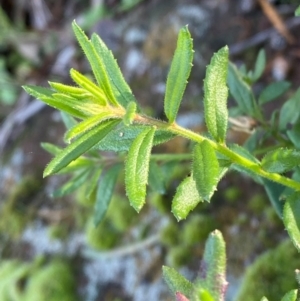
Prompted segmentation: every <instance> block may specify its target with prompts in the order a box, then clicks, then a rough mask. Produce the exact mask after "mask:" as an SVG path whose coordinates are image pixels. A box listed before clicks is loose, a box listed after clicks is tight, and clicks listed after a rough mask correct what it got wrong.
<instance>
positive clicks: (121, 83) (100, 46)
mask: <svg viewBox="0 0 300 301" xmlns="http://www.w3.org/2000/svg"><path fill="white" fill-rule="evenodd" d="M92 44H93V46H94V48H95V50H96V52H97V53H98V54H99V56H100V57H101V59H102V62H103V64H104V66H105V70H106V72H107V75H108V79H109V81H110V83H111V87H112V93H113V94H114V97H115V98H116V99H117V100H118V102H119V103H120V104H121V105H122V106H123V107H124V108H126V107H127V105H128V104H129V103H130V102H136V100H135V97H134V96H133V94H132V92H131V89H130V87H129V86H128V84H127V83H126V81H125V79H124V77H123V75H122V72H121V70H120V68H119V66H118V64H117V61H116V60H115V58H114V56H113V54H112V52H111V51H110V50H109V49H108V48H107V47H106V45H105V44H104V42H103V41H102V40H101V38H100V37H99V36H98V35H96V34H93V35H92Z"/></svg>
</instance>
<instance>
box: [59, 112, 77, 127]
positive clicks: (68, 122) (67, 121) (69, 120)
mask: <svg viewBox="0 0 300 301" xmlns="http://www.w3.org/2000/svg"><path fill="white" fill-rule="evenodd" d="M60 116H61V118H62V121H63V123H64V125H65V127H66V129H70V128H71V127H73V126H75V125H76V124H77V121H76V119H75V118H74V117H72V116H71V115H69V114H68V113H66V112H63V111H60Z"/></svg>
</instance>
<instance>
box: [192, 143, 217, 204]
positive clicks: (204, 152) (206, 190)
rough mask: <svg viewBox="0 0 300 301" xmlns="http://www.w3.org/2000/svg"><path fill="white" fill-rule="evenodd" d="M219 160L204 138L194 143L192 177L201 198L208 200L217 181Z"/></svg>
mask: <svg viewBox="0 0 300 301" xmlns="http://www.w3.org/2000/svg"><path fill="white" fill-rule="evenodd" d="M219 174H220V168H219V162H218V159H217V155H216V153H215V150H214V149H213V148H212V146H211V145H210V143H209V142H208V141H206V140H204V141H203V142H201V143H199V144H197V145H195V147H194V152H193V178H194V180H195V182H196V186H197V189H198V192H199V195H200V197H201V198H203V199H204V200H206V201H209V200H210V198H211V196H212V195H213V193H214V191H215V190H216V186H217V184H218V181H219Z"/></svg>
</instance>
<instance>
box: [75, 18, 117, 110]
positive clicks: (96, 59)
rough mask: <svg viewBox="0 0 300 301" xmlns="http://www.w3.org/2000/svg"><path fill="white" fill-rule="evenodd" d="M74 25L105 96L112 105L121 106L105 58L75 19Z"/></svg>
mask: <svg viewBox="0 0 300 301" xmlns="http://www.w3.org/2000/svg"><path fill="white" fill-rule="evenodd" d="M72 27H73V31H74V33H75V36H76V38H77V40H78V42H79V44H80V46H81V48H82V50H83V52H84V53H85V55H86V57H87V59H88V60H89V62H90V65H91V67H92V70H93V73H94V75H95V78H96V80H97V83H98V85H99V87H100V88H101V89H102V90H103V91H104V93H105V96H106V97H107V99H108V100H109V102H110V103H111V104H112V105H114V106H119V104H118V102H117V99H116V98H115V95H114V93H113V91H112V87H111V83H110V81H109V78H108V74H107V71H106V69H105V65H104V62H103V58H102V57H100V55H99V54H98V53H97V52H96V49H95V47H94V46H93V44H92V43H91V41H90V40H89V39H88V38H87V36H86V35H85V34H84V32H83V31H82V29H81V28H80V27H79V26H78V25H77V24H76V22H75V21H73V23H72Z"/></svg>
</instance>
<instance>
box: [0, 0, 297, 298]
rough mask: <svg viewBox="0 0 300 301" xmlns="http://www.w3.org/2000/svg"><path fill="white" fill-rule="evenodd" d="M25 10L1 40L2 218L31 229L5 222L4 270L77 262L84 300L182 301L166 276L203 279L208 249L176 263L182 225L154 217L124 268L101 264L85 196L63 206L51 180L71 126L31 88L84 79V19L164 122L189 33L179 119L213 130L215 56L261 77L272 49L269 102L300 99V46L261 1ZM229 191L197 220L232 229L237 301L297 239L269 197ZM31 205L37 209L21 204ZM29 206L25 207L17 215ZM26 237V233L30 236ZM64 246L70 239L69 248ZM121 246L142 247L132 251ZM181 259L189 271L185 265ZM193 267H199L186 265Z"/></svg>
mask: <svg viewBox="0 0 300 301" xmlns="http://www.w3.org/2000/svg"><path fill="white" fill-rule="evenodd" d="M17 2H18V1H2V2H0V3H1V8H2V10H3V12H4V13H5V14H6V16H7V20H6V19H5V18H4V14H3V15H2V18H1V15H0V26H2V28H3V30H1V34H0V68H2V69H0V74H1V79H0V92H1V93H0V95H1V99H0V107H1V111H0V122H1V126H0V152H1V162H0V164H1V169H0V197H1V199H0V201H1V203H2V204H1V206H2V208H1V210H2V212H6V211H5V210H4V209H3V208H6V207H5V206H6V205H5V204H7V203H9V202H10V203H12V204H13V206H12V207H13V208H14V209H13V210H15V207H14V206H16V207H17V212H18V214H19V215H18V216H17V219H18V221H19V219H20V216H28V219H25V220H22V222H20V223H19V222H18V221H16V220H13V219H12V218H10V217H11V216H12V215H11V212H10V211H7V212H6V213H5V214H6V215H5V216H6V218H7V223H2V226H1V228H0V232H1V235H0V239H1V241H2V242H4V244H3V245H4V247H3V248H2V258H13V257H16V258H21V259H27V260H28V259H32V258H33V257H35V256H37V255H40V254H50V255H51V256H56V255H57V254H64V255H67V256H69V257H70V258H71V260H72V262H74V266H75V270H76V279H77V281H78V286H79V294H80V295H81V296H84V297H83V300H91V301H96V300H107V301H109V300H123V301H127V300H128V301H129V300H136V301H140V300H145V299H147V300H172V296H170V294H169V292H168V290H167V288H166V286H165V284H164V283H163V282H162V280H161V272H160V267H161V265H162V264H165V263H166V262H167V263H168V264H169V263H171V264H172V263H174V264H175V263H178V261H179V263H184V265H183V266H184V267H183V268H182V270H183V272H184V273H186V274H187V275H188V276H189V277H193V276H194V275H195V273H196V272H197V268H198V262H199V258H200V257H201V255H202V251H203V239H202V240H201V241H199V242H197V243H194V244H193V247H192V248H190V249H189V250H184V251H182V250H181V251H180V252H181V253H183V255H182V254H181V255H180V256H179V255H178V256H177V255H176V254H175V255H174V254H173V257H171V256H170V255H168V252H169V253H170V249H172V247H169V246H168V245H167V244H166V243H164V242H163V241H162V240H161V238H160V237H161V236H160V234H159V229H160V226H161V228H163V227H165V226H166V225H167V224H169V223H170V220H172V219H174V218H173V217H172V216H168V217H166V215H163V214H159V213H157V211H156V209H155V210H153V208H152V209H151V208H150V207H149V208H147V209H146V210H147V211H145V212H142V213H141V216H140V217H139V218H138V217H136V221H135V222H134V224H131V225H130V226H127V228H126V230H125V231H124V232H122V233H123V234H124V233H125V234H124V236H123V237H122V238H118V240H119V241H118V242H117V243H116V244H115V247H116V248H118V250H121V251H120V253H117V254H115V255H116V256H115V257H114V256H113V255H108V254H107V253H105V254H102V253H101V254H100V253H99V254H98V253H96V252H95V251H93V250H92V249H90V247H88V246H86V240H85V238H84V234H83V232H84V231H85V226H84V225H83V224H84V223H83V222H82V221H78V219H77V217H78V211H82V212H84V214H85V215H84V214H83V215H84V217H82V219H87V215H88V214H90V210H91V209H90V208H88V209H86V207H85V206H83V207H80V206H82V204H81V203H80V201H78V198H80V194H76V195H75V196H73V197H68V198H66V199H59V200H55V199H52V198H51V197H50V194H51V193H52V192H53V190H54V188H55V187H57V185H58V184H59V183H60V181H61V178H59V179H58V178H57V177H51V178H49V179H46V180H44V181H43V182H42V181H41V180H40V179H41V177H42V170H43V168H44V166H45V165H46V164H47V162H49V160H50V156H49V155H48V154H47V153H46V152H44V151H43V150H42V149H41V148H40V146H39V145H40V143H41V142H44V141H47V142H52V143H56V144H59V145H63V133H64V127H63V125H62V122H61V117H60V115H59V114H58V113H57V112H55V111H54V110H52V109H50V108H45V107H44V106H43V105H41V103H40V102H38V101H36V100H32V99H30V98H29V96H27V95H26V94H25V93H24V92H22V90H21V89H20V86H21V85H22V84H28V83H30V84H36V85H44V86H46V85H47V81H48V80H51V81H61V82H64V83H70V79H69V76H68V71H69V69H70V68H71V67H72V68H75V69H78V70H80V71H81V72H83V73H85V72H87V73H88V72H89V71H90V70H89V66H88V65H87V62H86V61H85V60H84V59H83V55H82V52H81V51H80V50H79V48H78V46H77V44H76V42H75V41H74V38H73V35H72V32H71V26H70V24H71V21H72V20H73V19H76V20H77V21H78V22H79V23H80V24H81V25H82V26H84V27H85V30H86V31H87V32H88V33H92V32H97V33H98V34H99V35H100V36H101V37H102V38H103V40H104V41H105V42H106V43H107V45H108V47H109V48H111V49H112V50H113V52H114V54H115V56H116V57H117V58H118V62H119V64H120V66H121V69H122V71H123V72H124V75H125V77H126V79H127V80H128V81H129V83H130V86H131V87H132V90H133V92H134V94H135V96H136V98H137V99H138V100H139V102H140V103H141V104H142V106H143V107H146V108H148V110H151V111H152V112H153V115H154V116H157V117H160V118H164V116H163V95H164V88H165V79H166V76H167V72H168V68H169V64H170V61H171V59H172V55H173V52H174V49H175V45H176V39H177V33H178V31H179V29H180V28H181V27H182V26H184V25H186V24H189V29H190V31H191V34H192V36H193V38H194V48H195V51H196V52H195V59H194V68H193V71H192V75H191V79H190V81H189V85H188V88H187V91H186V94H185V97H184V101H183V104H182V107H181V112H180V116H179V119H180V120H181V122H182V123H183V124H184V125H185V126H187V127H193V128H194V129H197V130H203V123H202V121H203V118H202V113H201V111H202V83H203V78H204V74H205V67H206V65H207V64H208V62H209V60H210V57H211V55H212V53H213V52H215V51H216V50H218V49H219V48H220V47H222V46H223V45H225V44H227V45H229V48H230V53H231V60H232V61H234V62H236V63H238V64H240V63H246V64H247V66H249V67H250V66H252V65H253V63H254V61H255V58H256V55H257V53H258V51H259V49H260V48H265V49H266V52H267V58H268V63H267V68H266V71H265V73H264V75H263V78H262V80H261V81H260V84H258V85H257V86H255V89H256V90H257V91H259V90H261V89H262V87H263V86H264V85H265V84H266V83H269V82H271V81H274V80H279V79H287V80H289V81H291V82H292V87H293V89H296V88H297V87H298V86H299V83H300V64H299V60H300V50H299V49H300V48H299V42H295V43H289V42H287V41H286V39H285V38H284V37H282V35H280V34H279V33H278V32H277V31H276V30H275V29H274V27H273V26H272V24H271V23H270V21H269V20H268V19H267V17H266V14H265V13H264V12H263V11H262V10H261V8H260V6H259V5H258V4H257V3H256V2H255V1H251V0H248V1H246V0H244V1H239V3H237V2H236V1H229V0H228V1H226V0H223V1H221V0H220V1H218V0H207V1H205V0H203V1H179V0H177V1H175V0H171V1H158V0H145V1H140V3H138V4H137V5H133V6H132V7H129V8H128V10H126V9H124V7H123V9H122V3H123V4H124V3H125V2H126V1H99V2H100V3H102V2H103V7H102V8H101V9H98V8H97V7H98V6H97V4H99V3H98V1H91V3H89V4H90V5H89V6H88V5H87V4H86V2H85V1H79V0H78V1H47V3H46V1H45V2H44V1H42V0H37V1H32V4H27V3H24V4H21V2H22V1H20V3H17ZM291 2H292V1H291ZM128 3H130V1H128ZM93 5H94V7H93ZM274 5H275V6H274V7H275V8H276V11H277V12H278V13H279V14H280V15H281V16H282V18H283V19H284V20H285V23H286V24H288V25H289V26H290V27H291V29H290V33H291V34H292V35H293V36H294V37H295V41H299V37H300V36H299V35H300V31H299V26H300V22H298V21H295V19H294V18H293V12H294V8H295V5H293V3H288V2H287V1H276V2H275V3H274ZM103 8H105V11H104V9H103ZM1 22H2V23H1ZM0 29H1V28H0ZM1 62H3V63H2V65H1ZM1 66H2V67H1ZM2 74H3V75H2ZM230 102H231V101H230ZM267 109H268V110H272V109H273V108H272V107H267ZM191 112H193V114H191ZM230 137H231V138H230V139H231V140H232V141H235V142H238V143H242V142H243V141H244V139H245V136H244V135H241V134H240V133H237V132H233V131H232V132H231V135H230ZM165 150H167V151H173V152H179V153H180V152H185V151H187V145H186V143H185V142H183V141H182V140H178V141H177V143H176V144H168V145H167V146H166V147H165V149H162V151H165ZM174 169H175V167H174ZM184 172H185V167H181V169H180V171H179V172H178V174H179V178H180V177H182V175H183V174H184ZM28 178H30V179H33V182H36V183H39V185H37V187H35V188H34V189H33V190H32V191H31V192H30V193H24V192H23V191H22V190H20V192H19V193H16V191H19V188H20V186H22V183H24V181H25V179H27V180H28ZM41 182H42V183H41ZM25 183H27V182H25ZM176 183H178V180H177V182H176V180H174V179H173V182H172V185H171V188H169V190H168V194H167V196H165V197H164V198H163V201H164V202H166V203H167V204H169V203H170V197H171V196H172V194H173V193H174V189H175V188H176ZM26 187H27V188H28V187H29V186H28V184H25V188H26ZM232 187H234V188H235V189H232ZM23 188H24V187H23ZM218 190H219V192H218V193H217V194H216V196H215V197H214V199H213V200H212V202H211V205H209V206H208V205H206V206H203V207H202V208H198V209H197V212H195V215H197V214H200V215H201V214H202V215H209V217H210V218H211V220H213V223H214V224H213V227H218V228H221V230H222V231H223V233H224V235H225V238H226V241H227V246H228V247H227V251H228V274H229V280H230V282H231V286H229V295H228V300H232V298H233V297H232V296H233V295H234V294H235V292H236V288H237V286H238V284H239V281H240V278H241V275H242V274H243V271H244V269H245V267H246V266H247V265H248V264H249V263H251V262H252V261H253V260H254V258H255V257H256V256H257V254H259V253H261V252H262V251H264V250H265V249H267V248H272V247H273V246H275V245H276V243H277V242H278V241H279V240H281V239H282V238H283V237H285V236H286V234H285V232H284V229H283V226H282V224H281V222H280V221H279V220H278V219H277V217H276V215H275V213H274V212H273V211H272V209H271V208H270V207H269V206H268V202H267V200H266V197H265V196H264V194H263V192H262V191H261V189H260V188H259V187H257V186H255V185H254V184H253V183H252V182H251V181H250V180H249V179H247V178H241V177H237V175H236V174H232V175H230V176H228V177H227V178H226V179H225V180H224V181H222V183H221V184H220V186H219V189H218ZM24 194H25V195H26V198H21V196H24ZM168 198H169V199H168ZM74 200H77V201H76V202H75V201H74ZM20 202H21V203H22V206H19V205H18V206H17V204H20ZM82 208H83V209H82ZM142 221H143V222H142ZM10 223H14V224H17V225H16V226H15V227H11V228H13V229H14V231H9V230H11V229H8V227H9V226H8V225H9V224H10ZM155 224H156V227H153V226H152V225H155ZM54 226H61V227H60V228H59V230H60V231H65V232H64V234H65V236H66V237H67V239H66V240H59V241H56V240H51V239H50V238H48V234H47V233H48V232H49V231H48V230H49V228H50V227H51V228H52V229H53V227H54ZM23 227H26V230H25V232H24V233H23V232H22V229H23ZM57 228H58V227H57ZM179 228H180V229H183V228H184V226H179ZM209 230H212V229H209ZM137 233H138V234H137ZM141 233H144V234H141ZM178 235H179V234H178ZM63 236H64V235H61V233H60V236H59V237H60V238H61V237H63ZM253 237H255V239H253ZM147 239H150V240H149V241H148V240H147ZM151 239H152V240H151ZM141 242H142V243H141ZM122 244H124V245H126V246H128V245H133V246H134V247H133V248H132V249H129V250H128V251H126V250H127V249H125V251H124V249H123V247H122ZM119 248H120V249H119ZM173 248H174V247H173ZM122 252H123V253H122ZM180 252H179V251H178V253H180ZM189 252H192V254H189ZM173 253H175V252H173ZM112 254H114V253H112ZM176 256H177V257H179V259H178V258H177V259H178V261H176V260H177V259H176V260H175V259H174V258H176ZM186 257H189V258H195V259H193V260H186ZM107 258H108V259H107Z"/></svg>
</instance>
